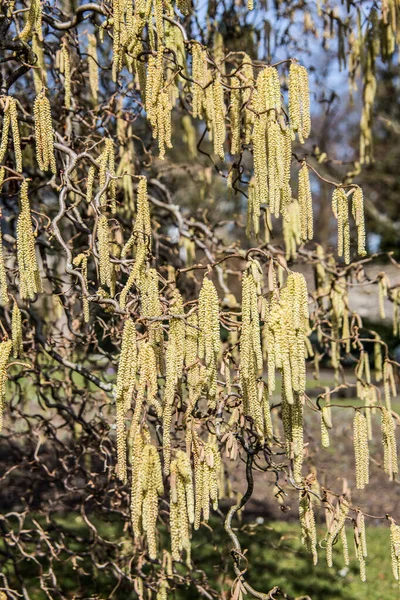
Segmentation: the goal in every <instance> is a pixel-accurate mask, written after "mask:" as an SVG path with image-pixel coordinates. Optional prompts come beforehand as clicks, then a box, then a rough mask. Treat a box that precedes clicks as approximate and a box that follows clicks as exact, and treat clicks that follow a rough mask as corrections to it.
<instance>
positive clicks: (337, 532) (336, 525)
mask: <svg viewBox="0 0 400 600" xmlns="http://www.w3.org/2000/svg"><path fill="white" fill-rule="evenodd" d="M349 510H350V507H349V505H348V503H347V502H346V500H344V499H343V498H341V499H340V501H339V505H338V506H337V509H336V515H335V517H334V521H333V523H332V524H331V527H330V530H329V531H328V534H327V537H326V562H327V565H328V567H332V565H333V560H332V559H333V557H332V550H333V545H334V543H335V542H336V541H337V538H338V536H339V537H340V539H341V541H342V545H343V554H344V557H345V562H346V563H347V560H346V559H347V553H348V551H347V541H346V530H345V524H346V518H347V515H348V513H349Z"/></svg>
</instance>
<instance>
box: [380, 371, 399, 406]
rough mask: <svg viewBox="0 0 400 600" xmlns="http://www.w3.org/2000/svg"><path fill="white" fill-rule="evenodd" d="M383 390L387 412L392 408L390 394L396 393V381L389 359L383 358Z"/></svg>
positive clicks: (394, 394)
mask: <svg viewBox="0 0 400 600" xmlns="http://www.w3.org/2000/svg"><path fill="white" fill-rule="evenodd" d="M383 392H384V396H385V403H386V408H387V409H388V411H389V412H391V410H392V402H391V399H392V396H393V397H395V396H396V395H397V390H396V382H395V379H394V373H393V365H392V363H391V362H390V361H389V360H387V359H386V360H385V363H384V365H383Z"/></svg>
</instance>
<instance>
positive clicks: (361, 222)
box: [352, 186, 367, 256]
mask: <svg viewBox="0 0 400 600" xmlns="http://www.w3.org/2000/svg"><path fill="white" fill-rule="evenodd" d="M352 201H353V203H352V213H353V218H354V221H355V223H356V226H357V239H358V245H357V252H358V254H359V255H360V256H365V255H366V253H367V251H366V249H365V219H364V195H363V191H362V189H361V188H360V186H357V187H356V188H355V189H354V192H353V196H352Z"/></svg>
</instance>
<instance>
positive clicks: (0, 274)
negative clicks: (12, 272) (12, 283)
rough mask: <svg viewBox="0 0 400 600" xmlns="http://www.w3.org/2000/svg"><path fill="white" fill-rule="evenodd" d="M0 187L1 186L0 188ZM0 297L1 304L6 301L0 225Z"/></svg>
mask: <svg viewBox="0 0 400 600" xmlns="http://www.w3.org/2000/svg"><path fill="white" fill-rule="evenodd" d="M0 189H1V188H0ZM0 291H1V293H0V298H1V301H2V302H3V304H7V302H8V285H7V274H6V266H5V263H4V249H3V235H2V232H1V225H0Z"/></svg>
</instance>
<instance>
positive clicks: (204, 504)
mask: <svg viewBox="0 0 400 600" xmlns="http://www.w3.org/2000/svg"><path fill="white" fill-rule="evenodd" d="M194 467H195V469H194V470H195V483H196V503H195V515H194V528H195V529H198V528H199V527H200V523H201V520H202V518H203V520H204V521H205V522H207V521H208V519H209V517H210V502H211V503H212V506H213V508H214V510H217V508H218V492H219V476H220V470H221V456H220V454H219V450H218V447H217V444H216V443H215V442H213V441H210V442H207V443H206V444H205V445H204V447H203V448H201V453H200V454H198V453H197V452H196V451H195V453H194Z"/></svg>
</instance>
